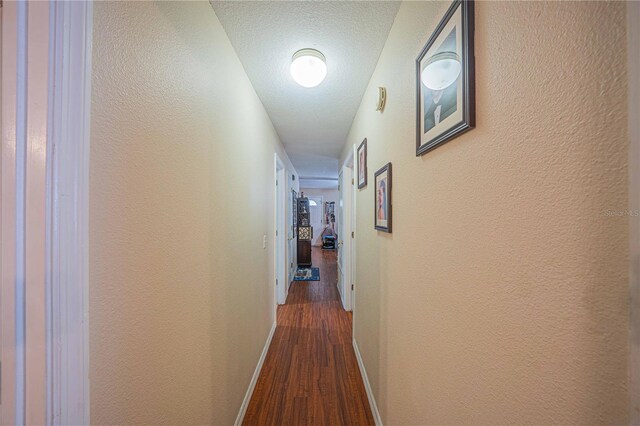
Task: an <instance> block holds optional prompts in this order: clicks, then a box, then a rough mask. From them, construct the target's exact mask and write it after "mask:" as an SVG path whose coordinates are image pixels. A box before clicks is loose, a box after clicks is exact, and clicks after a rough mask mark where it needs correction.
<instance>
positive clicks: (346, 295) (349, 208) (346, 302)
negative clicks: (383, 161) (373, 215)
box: [338, 145, 356, 311]
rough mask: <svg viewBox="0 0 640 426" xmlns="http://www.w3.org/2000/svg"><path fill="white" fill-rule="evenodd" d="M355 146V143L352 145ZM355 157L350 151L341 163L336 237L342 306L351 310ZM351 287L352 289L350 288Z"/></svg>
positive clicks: (353, 257) (353, 273)
mask: <svg viewBox="0 0 640 426" xmlns="http://www.w3.org/2000/svg"><path fill="white" fill-rule="evenodd" d="M354 147H355V145H354ZM354 158H356V157H355V156H354V153H353V152H351V153H350V154H349V156H348V157H347V159H346V160H345V162H344V164H343V165H342V168H341V172H342V188H341V190H340V194H341V197H342V199H341V200H340V202H341V203H342V210H343V222H344V223H341V224H339V226H340V233H341V234H342V235H338V239H339V240H341V242H342V245H341V246H340V247H338V250H342V260H343V265H342V266H343V268H344V270H343V276H344V279H343V280H342V285H343V288H342V289H341V290H342V298H343V300H342V306H343V308H344V309H345V310H347V311H353V309H354V300H355V298H354V295H355V280H354V275H355V269H354V266H355V256H354V253H355V251H354V250H355V241H356V240H355V220H354V217H355V191H354V181H355V177H354V173H353V170H354V168H353V159H354ZM352 286H353V287H352ZM352 288H353V290H352Z"/></svg>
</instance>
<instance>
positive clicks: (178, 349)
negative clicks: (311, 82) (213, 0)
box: [89, 2, 284, 425]
mask: <svg viewBox="0 0 640 426" xmlns="http://www.w3.org/2000/svg"><path fill="white" fill-rule="evenodd" d="M94 7H95V16H94V30H95V33H94V38H93V39H94V50H93V105H92V111H91V114H92V123H91V165H90V167H91V171H90V173H91V184H90V190H91V204H90V286H91V287H90V311H89V314H90V357H91V360H90V362H91V420H92V423H95V424H125V423H128V424H132V423H136V424H163V423H164V424H204V423H209V424H210V423H214V424H226V425H228V424H232V423H233V421H234V419H235V417H236V415H237V413H238V409H239V407H240V403H241V401H242V398H243V397H244V393H245V391H246V389H247V386H248V384H249V380H250V378H251V375H252V374H253V371H254V369H255V367H256V363H257V361H258V357H259V355H260V352H261V350H262V348H263V345H264V343H265V340H266V337H267V334H268V332H269V330H270V328H271V325H272V323H273V319H274V318H273V303H274V301H273V284H272V283H271V280H270V279H269V277H270V276H271V271H272V269H273V257H272V253H271V250H270V249H267V250H263V248H262V236H263V234H265V233H266V234H268V236H269V244H268V247H271V246H272V241H273V235H272V223H273V202H272V199H273V182H274V180H275V177H274V174H273V167H274V166H273V164H274V162H273V153H274V152H275V151H277V152H279V153H280V155H281V156H284V152H283V151H282V149H281V146H280V143H279V140H278V137H277V135H276V133H275V131H274V129H273V127H272V125H271V122H270V120H269V118H268V116H267V115H266V113H265V111H264V109H263V107H262V104H261V102H260V101H259V99H258V97H257V96H256V94H255V92H254V90H253V88H252V86H251V84H250V82H249V80H248V78H247V77H246V75H245V73H244V70H243V68H242V66H241V64H240V62H239V60H238V59H237V57H236V54H235V52H234V50H233V49H232V47H231V44H230V43H229V41H228V39H227V37H226V34H225V33H224V31H223V29H222V27H221V26H220V23H219V22H218V19H217V18H216V16H215V14H214V12H213V10H212V9H211V7H210V5H209V4H208V3H207V2H198V3H192V2H188V3H184V2H183V3H172V2H159V3H152V2H123V3H121V2H97V3H96V4H95V6H94Z"/></svg>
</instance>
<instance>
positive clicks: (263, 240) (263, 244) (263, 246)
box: [262, 234, 267, 249]
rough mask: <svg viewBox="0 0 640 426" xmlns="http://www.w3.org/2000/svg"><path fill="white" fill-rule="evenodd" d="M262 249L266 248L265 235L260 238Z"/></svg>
mask: <svg viewBox="0 0 640 426" xmlns="http://www.w3.org/2000/svg"><path fill="white" fill-rule="evenodd" d="M262 248H263V249H266V248H267V234H264V235H263V236H262Z"/></svg>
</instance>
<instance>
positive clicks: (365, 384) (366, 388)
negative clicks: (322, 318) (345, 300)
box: [353, 337, 382, 426]
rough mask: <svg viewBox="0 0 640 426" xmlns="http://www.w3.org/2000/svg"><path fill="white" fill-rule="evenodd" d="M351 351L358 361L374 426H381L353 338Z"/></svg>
mask: <svg viewBox="0 0 640 426" xmlns="http://www.w3.org/2000/svg"><path fill="white" fill-rule="evenodd" d="M353 350H354V351H355V353H356V359H357V360H358V367H360V375H361V376H362V381H363V382H364V388H365V390H366V391H367V398H368V399H369V406H371V414H373V421H374V422H376V426H382V419H381V418H380V412H379V411H378V405H377V404H376V399H375V397H374V396H373V391H372V390H371V384H370V383H369V377H367V370H365V368H364V362H362V356H361V355H360V349H358V344H357V343H356V339H355V337H354V338H353Z"/></svg>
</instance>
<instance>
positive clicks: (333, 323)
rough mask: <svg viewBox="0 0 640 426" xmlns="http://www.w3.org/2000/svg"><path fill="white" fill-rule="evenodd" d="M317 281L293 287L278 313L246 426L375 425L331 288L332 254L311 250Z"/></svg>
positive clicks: (348, 319) (346, 323) (346, 321)
mask: <svg viewBox="0 0 640 426" xmlns="http://www.w3.org/2000/svg"><path fill="white" fill-rule="evenodd" d="M313 264H314V266H318V267H320V281H296V282H294V283H293V284H292V286H291V289H290V290H289V296H288V297H287V302H286V304H284V305H282V306H280V307H278V327H277V329H276V331H275V334H274V336H273V341H272V343H271V346H270V347H269V352H268V354H267V357H266V360H265V363H264V366H263V367H262V371H261V373H260V377H259V379H258V383H257V384H256V388H255V390H254V393H253V397H252V399H251V402H250V404H249V407H248V409H247V413H246V415H245V417H244V424H245V425H258V424H259V425H267V424H273V425H285V424H295V425H303V424H331V425H338V424H343V425H369V424H371V425H372V424H374V422H373V417H372V416H371V409H370V408H369V402H368V400H367V395H366V392H365V388H364V384H363V382H362V378H361V376H360V372H359V370H358V362H357V360H356V356H355V353H354V350H353V346H352V335H351V330H352V328H351V324H352V316H351V312H346V311H345V310H344V309H342V305H341V303H340V296H339V294H338V290H337V287H336V281H337V267H336V253H335V252H330V251H322V250H321V249H320V248H314V249H313Z"/></svg>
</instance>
